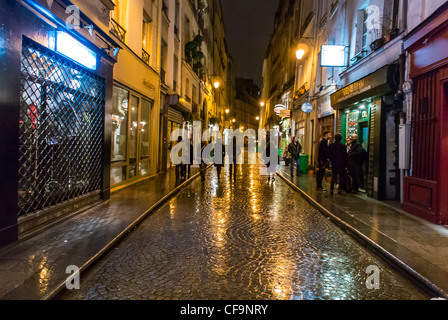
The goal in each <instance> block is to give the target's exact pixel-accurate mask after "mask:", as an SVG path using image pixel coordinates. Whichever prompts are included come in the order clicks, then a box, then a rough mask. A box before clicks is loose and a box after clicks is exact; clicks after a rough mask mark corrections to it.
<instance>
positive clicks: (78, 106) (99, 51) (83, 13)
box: [0, 1, 120, 245]
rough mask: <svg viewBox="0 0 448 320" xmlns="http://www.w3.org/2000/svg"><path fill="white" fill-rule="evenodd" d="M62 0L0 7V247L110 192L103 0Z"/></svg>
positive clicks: (110, 68) (109, 54) (110, 63)
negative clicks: (82, 2)
mask: <svg viewBox="0 0 448 320" xmlns="http://www.w3.org/2000/svg"><path fill="white" fill-rule="evenodd" d="M71 5H73V3H71V2H69V1H51V2H47V1H7V2H4V3H2V5H1V6H0V19H1V20H2V27H1V29H0V39H1V42H2V45H1V48H2V49H1V51H2V54H1V59H0V64H1V68H2V70H3V72H2V73H1V75H0V81H1V83H2V85H1V88H2V89H1V92H0V97H1V98H0V101H1V102H0V104H1V106H0V110H1V111H0V113H1V116H2V118H3V119H4V120H5V121H6V123H8V125H4V126H2V128H1V131H2V138H1V141H0V145H1V147H2V148H3V151H4V152H3V151H2V155H1V157H0V176H1V179H0V194H1V197H0V203H1V207H2V210H1V213H0V215H1V219H0V245H4V244H6V243H9V242H12V241H14V240H16V239H17V238H18V237H19V235H21V236H24V235H27V234H30V233H32V232H34V231H36V230H39V229H40V228H42V227H43V226H44V225H45V224H48V223H51V222H54V221H55V220H57V219H60V218H64V217H67V216H68V215H69V214H70V213H72V212H73V211H75V210H77V209H78V208H80V207H82V206H86V205H90V204H93V203H96V202H98V201H101V200H107V199H108V198H109V197H110V153H111V140H110V137H111V134H110V133H111V122H110V120H109V118H110V113H111V110H112V97H113V72H114V65H115V63H116V57H115V56H114V52H115V50H118V49H119V48H120V46H119V44H118V43H117V42H116V41H115V40H114V39H113V38H111V37H110V36H109V33H108V32H107V30H108V20H107V18H106V17H105V16H107V15H108V13H109V10H110V9H111V8H112V4H111V3H110V2H108V1H92V2H91V4H90V5H91V6H89V7H86V8H83V9H82V10H79V7H70V6H71ZM91 10H96V11H97V12H98V14H99V15H100V16H101V17H102V18H100V19H93V20H92V19H91V18H90V17H91V16H92V11H91ZM17 21H20V23H17ZM105 23H106V24H105ZM6 137H7V138H6Z"/></svg>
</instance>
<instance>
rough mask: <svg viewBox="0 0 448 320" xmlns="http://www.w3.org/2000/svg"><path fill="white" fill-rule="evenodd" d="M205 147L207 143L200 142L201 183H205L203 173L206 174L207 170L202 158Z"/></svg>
mask: <svg viewBox="0 0 448 320" xmlns="http://www.w3.org/2000/svg"><path fill="white" fill-rule="evenodd" d="M207 145H208V142H206V141H202V142H201V163H200V165H199V170H200V172H201V181H202V182H204V181H205V173H206V169H207V164H206V163H205V161H204V158H203V152H204V149H205V147H207Z"/></svg>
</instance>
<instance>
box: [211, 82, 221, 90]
mask: <svg viewBox="0 0 448 320" xmlns="http://www.w3.org/2000/svg"><path fill="white" fill-rule="evenodd" d="M220 85H221V84H220V83H219V81H215V82H214V83H213V86H214V87H215V89H219V86H220Z"/></svg>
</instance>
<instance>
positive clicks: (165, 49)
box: [160, 39, 168, 84]
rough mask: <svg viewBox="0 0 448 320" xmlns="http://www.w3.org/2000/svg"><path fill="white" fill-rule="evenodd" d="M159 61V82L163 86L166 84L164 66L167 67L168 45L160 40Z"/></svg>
mask: <svg viewBox="0 0 448 320" xmlns="http://www.w3.org/2000/svg"><path fill="white" fill-rule="evenodd" d="M160 55H161V57H160V61H161V70H160V80H161V81H162V83H163V84H166V66H167V56H168V45H167V43H166V42H165V40H163V39H162V44H161V50H160Z"/></svg>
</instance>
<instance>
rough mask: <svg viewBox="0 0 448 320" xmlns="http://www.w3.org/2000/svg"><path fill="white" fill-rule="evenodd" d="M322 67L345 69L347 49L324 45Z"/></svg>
mask: <svg viewBox="0 0 448 320" xmlns="http://www.w3.org/2000/svg"><path fill="white" fill-rule="evenodd" d="M320 65H321V67H345V47H344V46H330V45H323V46H322V49H321V62H320Z"/></svg>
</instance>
